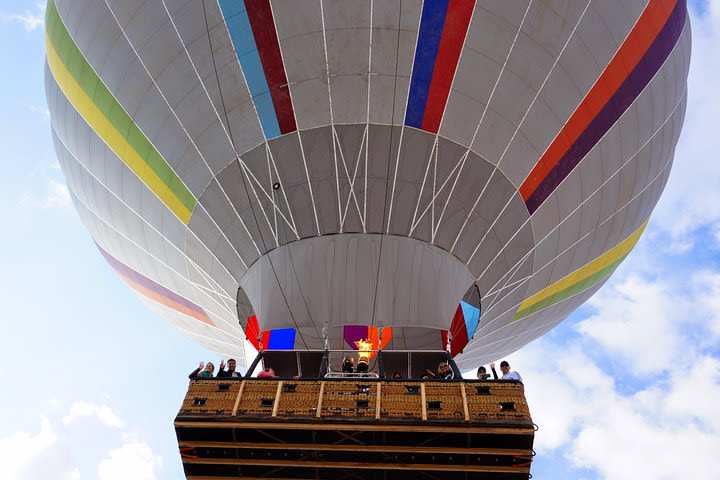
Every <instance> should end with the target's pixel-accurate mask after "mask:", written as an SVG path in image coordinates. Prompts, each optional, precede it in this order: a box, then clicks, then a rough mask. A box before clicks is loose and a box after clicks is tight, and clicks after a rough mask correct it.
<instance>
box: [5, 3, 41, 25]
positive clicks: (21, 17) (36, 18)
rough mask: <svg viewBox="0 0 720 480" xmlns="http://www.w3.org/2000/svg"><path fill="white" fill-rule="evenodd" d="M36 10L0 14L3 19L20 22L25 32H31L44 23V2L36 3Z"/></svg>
mask: <svg viewBox="0 0 720 480" xmlns="http://www.w3.org/2000/svg"><path fill="white" fill-rule="evenodd" d="M35 6H36V7H37V10H38V12H37V13H32V12H31V11H29V10H25V11H24V12H23V13H9V14H4V15H0V18H2V20H3V21H6V22H16V23H20V24H21V25H22V26H23V28H25V31H26V32H32V31H33V30H36V29H38V28H40V27H42V26H43V25H44V24H45V3H36V4H35Z"/></svg>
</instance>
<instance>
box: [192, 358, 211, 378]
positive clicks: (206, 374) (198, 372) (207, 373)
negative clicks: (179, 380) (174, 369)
mask: <svg viewBox="0 0 720 480" xmlns="http://www.w3.org/2000/svg"><path fill="white" fill-rule="evenodd" d="M203 367H205V369H204V370H203ZM214 371H215V365H213V364H212V362H208V363H207V365H205V362H200V365H199V366H198V368H196V369H195V370H193V371H192V372H190V375H188V378H189V379H190V380H193V379H196V378H212V376H213V372H214Z"/></svg>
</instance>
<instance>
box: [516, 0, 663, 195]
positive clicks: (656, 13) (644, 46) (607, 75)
mask: <svg viewBox="0 0 720 480" xmlns="http://www.w3.org/2000/svg"><path fill="white" fill-rule="evenodd" d="M675 4H676V1H675V0H650V2H649V3H648V4H647V6H646V7H645V10H644V11H643V13H642V15H640V18H639V19H638V21H637V23H636V24H635V26H634V27H633V29H632V31H631V32H630V34H629V35H628V36H627V38H626V39H625V42H623V44H622V45H621V46H620V49H619V50H618V51H617V53H616V54H615V56H614V57H613V59H612V60H611V61H610V63H609V64H608V66H607V67H605V70H604V71H603V73H602V74H601V75H600V77H599V78H598V80H597V82H595V85H593V87H592V88H591V89H590V91H589V92H588V94H587V95H586V96H585V98H584V99H583V101H582V102H581V103H580V105H579V106H578V108H577V109H576V110H575V112H574V113H573V114H572V116H571V117H570V119H569V120H568V122H567V123H566V124H565V126H564V127H563V128H562V130H560V133H558V135H557V136H556V137H555V140H553V142H552V143H551V144H550V146H549V147H548V149H547V150H546V151H545V153H544V154H543V156H542V157H541V158H540V160H539V161H538V163H537V164H536V165H535V167H534V168H533V169H532V171H531V172H530V174H529V175H528V177H527V178H526V179H525V181H524V182H523V184H522V185H521V186H520V194H521V195H522V197H523V200H525V201H527V199H528V198H530V196H531V195H532V194H533V192H535V190H536V189H537V187H538V186H539V185H540V184H541V183H542V181H543V180H544V179H545V177H547V175H548V174H549V173H550V171H551V170H552V169H553V167H555V165H557V163H558V162H559V161H560V159H561V158H562V157H563V155H565V153H566V152H567V151H568V150H569V149H570V147H571V146H572V145H573V144H574V143H575V141H576V140H577V139H578V137H580V135H581V134H582V133H583V132H584V131H585V129H586V128H587V127H588V125H590V122H592V120H593V119H594V118H595V117H596V116H597V114H598V113H599V112H600V110H602V108H603V107H604V106H605V104H606V103H607V102H608V100H610V97H612V96H613V94H614V93H615V92H616V91H617V89H618V88H620V85H622V83H623V82H624V81H625V79H626V78H627V77H628V75H629V74H630V72H632V71H633V69H634V68H635V66H636V65H637V64H638V62H639V61H640V60H641V59H642V57H643V55H644V54H645V52H646V51H647V50H648V48H650V45H652V43H653V41H654V40H655V38H656V37H657V36H658V34H659V33H660V31H661V30H662V28H663V26H664V25H665V23H666V22H667V20H668V18H669V17H670V14H671V13H672V11H673V8H674V7H675Z"/></svg>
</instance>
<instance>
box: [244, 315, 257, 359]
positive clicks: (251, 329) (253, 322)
mask: <svg viewBox="0 0 720 480" xmlns="http://www.w3.org/2000/svg"><path fill="white" fill-rule="evenodd" d="M259 335H260V327H259V326H258V321H257V316H255V315H253V316H252V317H249V318H248V322H247V327H245V336H246V337H247V339H248V342H250V344H252V346H253V347H255V349H256V350H260V342H259V341H258V336H259Z"/></svg>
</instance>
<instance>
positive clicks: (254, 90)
mask: <svg viewBox="0 0 720 480" xmlns="http://www.w3.org/2000/svg"><path fill="white" fill-rule="evenodd" d="M218 4H219V5H220V9H221V10H222V13H223V17H225V23H226V24H227V28H228V32H229V33H230V38H231V39H232V42H233V45H234V47H235V53H236V54H237V57H238V61H239V62H240V66H241V67H242V71H243V74H244V75H245V81H246V82H247V84H248V88H249V89H250V96H251V97H252V99H253V102H255V109H256V110H257V113H258V117H259V118H260V124H261V125H262V129H263V132H265V138H267V139H270V138H275V137H279V136H280V125H279V124H278V119H277V115H276V114H275V106H274V105H273V102H272V97H271V96H270V88H269V87H268V83H267V79H266V77H265V70H263V66H262V62H261V61H260V54H259V53H258V49H257V45H256V44H255V37H254V36H253V32H252V27H251V26H250V18H249V17H248V14H247V10H246V8H245V2H243V1H241V0H219V1H218Z"/></svg>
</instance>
